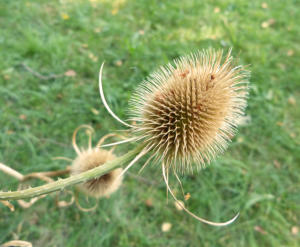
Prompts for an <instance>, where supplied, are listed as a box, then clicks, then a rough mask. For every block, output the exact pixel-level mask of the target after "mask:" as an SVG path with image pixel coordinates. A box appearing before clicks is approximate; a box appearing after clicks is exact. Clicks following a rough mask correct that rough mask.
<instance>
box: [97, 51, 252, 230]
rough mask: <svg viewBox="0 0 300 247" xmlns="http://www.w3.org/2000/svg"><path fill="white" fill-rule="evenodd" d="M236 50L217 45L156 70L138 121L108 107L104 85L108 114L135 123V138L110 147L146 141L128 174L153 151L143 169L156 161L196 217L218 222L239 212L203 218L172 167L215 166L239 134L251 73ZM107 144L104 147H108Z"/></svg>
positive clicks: (134, 108) (139, 101) (136, 111)
mask: <svg viewBox="0 0 300 247" xmlns="http://www.w3.org/2000/svg"><path fill="white" fill-rule="evenodd" d="M234 64H235V63H234V61H233V58H232V57H231V50H229V52H228V53H227V55H226V56H224V57H223V52H222V51H221V50H220V51H215V50H213V49H210V50H207V51H204V50H203V51H199V52H197V53H194V54H191V55H188V56H184V57H181V58H179V59H176V60H174V64H168V65H167V66H165V67H161V68H160V69H159V70H158V71H156V72H154V73H152V74H151V75H150V76H149V77H148V78H147V79H146V80H145V81H144V82H143V83H142V84H141V85H140V86H139V87H138V89H137V90H136V92H135V93H134V96H133V97H132V99H131V102H130V105H131V118H130V121H131V122H132V123H133V124H128V123H126V122H124V121H122V120H121V119H120V118H119V117H118V116H117V115H116V114H115V113H114V112H113V111H112V110H111V109H110V108H109V106H108V104H107V102H106V100H105V97H104V93H103V88H102V69H103V64H102V66H101V68H100V73H99V90H100V96H101V99H102V102H103V104H104V106H105V107H106V109H107V110H108V112H109V113H110V114H111V115H112V116H113V117H114V118H115V119H116V120H117V121H119V122H120V123H122V124H124V125H125V126H127V127H130V131H131V133H132V134H133V137H132V138H130V139H128V140H125V141H121V142H117V143H112V144H108V145H104V146H110V145H117V144H121V143H125V142H129V141H140V142H142V145H141V147H142V148H143V149H142V151H141V152H140V153H139V154H138V155H137V156H136V157H135V158H134V159H133V160H132V161H131V163H130V164H129V165H128V166H127V167H126V168H125V169H124V171H123V173H124V172H126V171H127V170H128V169H129V168H130V167H131V166H132V165H133V164H134V163H135V162H137V161H138V160H139V159H140V158H141V157H142V156H143V155H145V154H147V153H152V155H151V156H150V157H149V158H148V160H147V161H146V163H145V164H144V166H143V167H142V168H141V170H142V169H143V168H144V167H145V166H146V165H147V164H148V162H149V161H150V160H152V159H154V161H155V162H156V163H158V162H160V163H161V166H162V175H163V179H164V181H165V183H166V186H167V190H168V191H169V192H170V194H171V195H172V197H173V198H174V200H175V201H176V202H177V203H178V205H180V207H181V208H182V209H183V210H184V211H185V212H187V213H188V214H189V215H191V216H192V217H194V218H195V219H197V220H199V221H201V222H204V223H206V224H209V225H214V226H225V225H228V224H230V223H232V222H233V221H234V220H235V219H236V218H237V217H238V215H239V214H237V215H236V216H235V217H233V218H232V219H231V220H229V221H226V222H212V221H208V220H205V219H203V218H200V217H198V216H197V215H195V214H193V213H192V212H190V211H189V210H188V209H187V208H186V207H185V206H184V205H182V204H180V201H179V200H178V199H177V197H176V196H175V194H174V193H173V191H172V189H171V187H170V186H169V182H168V181H169V177H168V176H169V170H170V168H171V170H172V171H173V173H174V175H175V177H176V178H177V180H178V182H179V183H180V185H181V181H180V179H179V177H178V175H177V173H176V171H177V170H179V171H181V172H182V173H184V172H187V171H188V172H193V171H194V170H195V169H196V170H199V169H200V168H201V167H203V166H205V165H206V164H209V163H210V161H212V160H213V159H214V158H215V157H216V156H217V155H218V154H219V153H221V152H223V151H224V150H225V149H226V147H227V144H228V142H229V141H230V140H231V139H232V137H233V136H234V134H235V129H236V127H237V126H238V125H239V123H240V122H241V121H240V119H241V117H242V115H243V114H244V109H245V107H246V105H247V102H246V98H247V94H248V75H249V73H248V71H247V70H245V68H244V67H243V66H235V65H234ZM102 147H103V146H102Z"/></svg>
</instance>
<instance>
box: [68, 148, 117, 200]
mask: <svg viewBox="0 0 300 247" xmlns="http://www.w3.org/2000/svg"><path fill="white" fill-rule="evenodd" d="M113 159H115V156H114V155H113V154H112V152H109V151H106V150H103V149H98V148H94V149H88V150H85V151H83V152H81V153H80V154H79V155H78V157H77V158H76V159H75V160H74V161H73V163H72V166H71V175H76V174H80V173H82V172H85V171H88V170H90V169H93V168H95V167H98V166H101V165H103V164H105V162H107V161H110V160H113ZM122 170H123V169H122V168H117V169H115V170H112V171H110V172H109V173H107V174H105V175H103V176H101V177H99V178H95V179H91V180H88V181H86V182H84V183H82V184H79V185H78V188H79V189H80V190H81V191H83V192H84V193H86V194H88V195H90V196H93V197H96V198H99V197H103V196H108V195H110V194H111V193H113V192H115V191H116V190H117V189H118V188H119V187H120V185H121V184H122V177H119V176H120V174H121V173H122Z"/></svg>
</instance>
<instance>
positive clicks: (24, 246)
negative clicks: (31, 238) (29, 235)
mask: <svg viewBox="0 0 300 247" xmlns="http://www.w3.org/2000/svg"><path fill="white" fill-rule="evenodd" d="M1 247H32V243H30V242H27V241H23V240H12V241H9V242H6V243H4V244H2V245H1Z"/></svg>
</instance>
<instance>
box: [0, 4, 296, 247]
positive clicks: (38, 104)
mask: <svg viewBox="0 0 300 247" xmlns="http://www.w3.org/2000/svg"><path fill="white" fill-rule="evenodd" d="M266 3H267V4H268V8H262V1H259V0H254V1H244V0H238V1H230V0H225V1H221V0H220V1H206V3H204V1H197V0H194V1H188V0H185V1H174V0H170V1H155V0H150V1H133V0H123V1H121V0H119V1H108V0H106V1H105V0H102V1H101V0H98V1H90V2H89V1H88V0H85V1H83V0H64V1H45V0H44V1H20V0H15V1H5V0H0V51H1V53H0V54H1V59H0V126H1V131H0V162H3V163H6V164H7V165H10V166H11V167H13V168H14V169H17V170H19V171H20V172H22V173H24V174H26V173H29V172H33V171H48V170H55V169H60V168H64V167H65V166H66V165H68V164H67V162H63V161H52V160H51V158H52V157H54V156H67V157H70V158H74V157H75V152H74V150H73V149H72V146H71V135H72V133H73V131H74V129H75V128H76V127H77V126H78V125H80V124H91V125H92V126H93V127H94V128H95V129H96V136H95V138H94V141H95V142H96V139H97V138H100V137H101V136H103V135H104V134H106V133H109V132H115V131H116V130H121V129H124V127H123V126H121V125H120V124H119V123H118V122H116V121H115V120H114V119H112V118H111V117H110V115H109V114H108V113H107V112H106V111H105V109H104V107H103V105H102V104H101V102H100V99H99V96H98V88H97V74H98V70H99V67H100V64H101V63H102V61H104V60H105V61H106V65H105V67H104V87H105V92H106V95H107V100H108V102H109V104H110V105H111V107H112V108H113V109H114V111H115V112H116V113H117V114H118V115H120V116H121V118H122V119H126V117H128V113H127V107H128V100H129V99H130V95H131V93H132V92H133V90H134V88H136V86H137V85H138V84H139V82H140V81H141V80H143V78H145V77H146V76H147V75H148V74H149V73H150V72H151V71H152V70H153V69H155V68H157V67H158V66H160V65H163V64H165V63H167V62H168V61H169V60H171V59H173V58H175V57H177V56H179V55H183V54H186V53H190V52H191V51H195V50H197V49H202V48H208V47H215V48H224V49H228V48H229V47H232V48H233V53H234V55H238V56H239V57H240V62H241V63H243V64H250V69H251V71H252V76H251V92H250V98H249V106H248V108H247V115H248V116H250V117H251V121H250V122H249V123H248V124H246V125H244V126H243V127H241V128H240V129H239V133H238V135H237V136H236V138H235V139H234V140H233V142H232V144H231V145H230V148H229V149H228V150H227V152H225V154H224V155H223V156H221V157H219V158H218V159H217V160H216V161H215V162H213V163H212V164H211V166H209V167H208V168H207V169H205V170H203V171H202V172H201V173H199V174H194V175H193V176H185V177H183V178H182V180H183V184H184V187H185V191H186V192H190V193H191V199H190V200H189V201H188V202H187V203H186V204H187V206H188V208H189V209H191V210H192V211H193V212H195V213H197V214H198V215H200V216H203V217H204V216H205V218H207V219H210V220H214V221H224V220H228V219H229V218H230V217H232V216H233V215H234V214H235V213H236V212H237V211H240V217H239V218H238V220H237V221H236V222H235V223H233V224H232V225H230V226H228V227H223V228H215V227H211V226H207V225H204V224H202V223H199V222H197V221H196V220H194V219H193V218H191V217H189V216H188V215H187V214H185V213H183V212H179V211H177V210H176V208H175V207H174V204H173V201H172V200H171V198H169V203H168V204H167V203H166V191H165V188H164V186H163V182H162V176H161V169H160V167H159V166H157V165H152V166H148V168H147V169H146V170H145V171H144V172H143V173H142V176H143V177H144V178H145V179H147V180H148V181H151V182H153V183H154V184H153V185H149V184H147V183H144V182H141V181H140V180H136V179H135V178H133V177H132V176H127V177H126V179H125V182H124V185H123V186H122V188H121V189H120V190H119V191H118V192H116V193H115V194H113V195H112V196H111V198H109V199H108V200H107V199H102V200H100V202H99V207H98V208H97V210H96V211H95V212H92V213H84V212H81V211H79V210H78V209H77V208H76V207H75V206H72V207H68V208H63V209H59V208H57V207H56V206H55V201H54V197H53V196H48V197H47V198H45V199H43V200H40V201H38V202H37V203H36V204H35V205H34V206H32V207H31V208H29V209H22V208H21V207H19V206H18V205H17V203H15V202H13V204H14V205H15V207H16V211H15V212H10V211H9V210H8V208H5V207H4V206H3V205H2V204H0V243H3V242H5V241H9V240H12V239H14V238H18V239H22V240H28V241H30V242H32V243H33V244H34V246H43V247H44V246H45V247H46V246H299V245H300V236H299V233H298V234H292V231H291V229H292V227H295V226H296V227H298V228H300V225H299V222H300V194H299V189H300V183H299V181H300V167H299V164H300V148H299V144H300V142H299V137H300V122H299V119H300V110H299V107H300V105H299V102H300V100H299V97H300V81H299V78H300V70H299V66H300V62H299V55H300V45H299V44H300V37H299V33H300V26H299V19H300V11H299V9H300V4H299V2H298V1H297V0H294V1H292V0H289V1H266ZM215 8H219V10H220V11H219V13H216V12H218V11H216V9H215ZM66 15H68V17H69V18H68V19H64V18H63V17H64V16H65V17H66ZM270 19H273V20H274V21H275V22H274V21H270V22H269V23H271V24H270V25H269V26H268V27H266V28H263V27H262V23H263V22H266V21H268V20H270ZM91 54H93V55H91ZM93 56H94V57H97V59H98V60H97V61H93V58H94V57H93ZM94 60H96V59H95V58H94ZM118 61H122V65H121V66H117V65H116V64H117V62H118ZM22 64H26V65H28V66H29V67H31V68H32V69H34V70H35V71H38V72H39V73H41V74H43V75H49V74H56V75H59V74H63V73H64V72H66V71H67V70H70V69H71V70H74V71H76V73H77V74H76V76H75V77H66V76H64V77H58V78H55V79H51V80H41V79H40V78H38V77H36V76H34V75H33V74H32V73H30V72H28V71H27V70H25V69H24V66H22ZM290 97H293V98H294V99H295V100H296V102H295V103H294V102H292V101H291V100H289V98H290ZM293 103H294V104H293ZM92 109H97V110H98V111H99V114H98V115H97V114H94V113H93V110H92ZM23 115H25V116H26V117H25V119H24V116H23ZM20 116H21V117H20ZM79 139H80V143H81V145H85V144H86V137H85V136H84V135H83V134H81V135H80V138H79ZM132 147H134V144H130V145H124V146H121V147H119V148H118V149H117V153H118V154H122V153H124V152H126V151H128V150H129V149H131V148H132ZM141 165H142V162H139V164H137V165H136V166H135V167H134V168H132V170H131V173H135V172H137V171H138V169H139V167H140V166H141ZM174 183H175V181H174ZM16 186H17V181H16V180H14V179H13V178H9V177H7V176H5V175H3V174H2V173H0V188H1V189H2V190H9V189H16ZM176 191H177V192H178V193H177V194H178V196H180V193H179V192H180V190H179V188H176ZM149 198H150V199H151V200H152V202H153V206H152V207H147V205H146V203H145V201H146V200H147V199H149ZM81 199H82V200H83V198H81ZM93 202H94V201H91V203H90V204H92V203H93ZM90 204H86V206H88V205H90ZM163 222H170V223H171V224H172V228H171V230H170V231H169V232H166V233H164V232H162V231H161V225H162V223H163ZM259 229H262V230H260V231H259Z"/></svg>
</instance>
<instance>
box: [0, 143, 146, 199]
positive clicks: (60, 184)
mask: <svg viewBox="0 0 300 247" xmlns="http://www.w3.org/2000/svg"><path fill="white" fill-rule="evenodd" d="M143 148H144V145H139V146H138V147H136V148H135V149H134V150H132V151H130V152H128V153H126V154H124V155H123V156H121V157H119V158H116V159H114V160H112V161H109V162H107V163H105V164H103V165H101V166H98V167H96V168H94V169H91V170H88V171H86V172H83V173H80V174H78V175H74V176H70V177H68V178H65V179H58V180H57V181H55V182H51V183H47V184H44V185H42V186H38V187H34V188H29V189H25V190H20V191H13V192H2V191H1V192H0V200H19V199H26V198H32V197H37V196H40V195H45V194H49V193H51V192H54V191H58V190H64V189H65V188H66V187H68V186H72V185H75V184H79V183H82V182H85V181H87V180H90V179H93V178H97V177H100V176H102V175H104V174H106V173H108V172H110V171H111V170H113V169H115V168H117V167H120V166H122V165H124V164H126V163H127V162H129V161H130V160H131V159H132V158H134V157H136V156H137V155H138V154H139V153H140V152H141V151H142V150H143Z"/></svg>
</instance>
